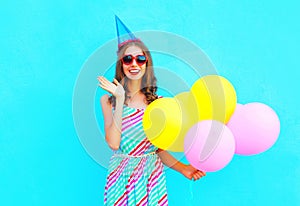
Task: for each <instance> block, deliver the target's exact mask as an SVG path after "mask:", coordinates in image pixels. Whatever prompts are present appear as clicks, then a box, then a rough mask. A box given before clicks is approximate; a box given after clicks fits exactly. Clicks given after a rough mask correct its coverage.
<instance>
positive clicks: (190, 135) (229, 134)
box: [143, 75, 280, 172]
mask: <svg viewBox="0 0 300 206" xmlns="http://www.w3.org/2000/svg"><path fill="white" fill-rule="evenodd" d="M143 128H144V131H145V133H146V135H147V137H148V139H149V140H150V142H151V143H152V144H154V145H155V146H157V147H159V148H161V149H164V150H169V151H174V152H184V154H185V156H186V158H187V160H188V161H189V162H190V164H191V165H193V166H194V167H195V168H198V169H200V170H203V171H208V172H212V171H217V170H220V169H222V168H224V167H225V166H226V165H227V164H228V163H229V162H230V161H231V160H232V157H233V155H234V154H240V155H254V154H258V153H261V152H264V151H266V150H267V149H269V148H270V147H271V146H272V145H273V144H274V143H275V142H276V140H277V138H278V136H279V132H280V122H279V119H278V116H277V115H276V113H275V112H274V111H273V110H272V109H271V108H270V107H269V106H267V105H265V104H262V103H255V102H253V103H248V104H246V105H242V104H238V103H237V97H236V92H235V89H234V87H233V86H232V84H231V83H230V82H229V81H228V80H227V79H225V78H224V77H221V76H219V75H208V76H204V77H202V78H200V79H198V80H197V81H196V82H195V83H194V84H193V85H192V87H191V89H190V91H188V92H183V93H179V94H177V95H176V96H175V97H173V98H170V97H165V98H160V99H157V100H155V101H153V102H152V103H151V104H150V105H149V106H148V107H147V109H146V110H145V113H144V117H143Z"/></svg>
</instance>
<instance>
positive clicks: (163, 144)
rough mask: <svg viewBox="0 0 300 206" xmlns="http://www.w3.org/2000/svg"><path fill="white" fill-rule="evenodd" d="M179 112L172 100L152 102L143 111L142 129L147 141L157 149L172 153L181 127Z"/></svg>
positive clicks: (174, 101)
mask: <svg viewBox="0 0 300 206" xmlns="http://www.w3.org/2000/svg"><path fill="white" fill-rule="evenodd" d="M181 119H182V117H181V111H180V106H179V104H178V102H177V101H176V100H175V99H174V98H170V97H165V98H160V99H157V100H155V101H153V102H152V103H151V104H150V105H149V106H148V107H147V108H146V110H145V113H144V116H143V128H144V131H145V133H146V136H147V138H148V139H149V141H150V142H151V143H152V144H153V145H155V146H156V147H158V148H161V149H164V150H170V151H172V148H170V147H171V146H172V144H173V143H174V142H175V141H176V138H177V137H178V135H179V132H180V127H181Z"/></svg>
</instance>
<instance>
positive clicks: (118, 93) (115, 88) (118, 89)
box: [98, 76, 125, 98]
mask: <svg viewBox="0 0 300 206" xmlns="http://www.w3.org/2000/svg"><path fill="white" fill-rule="evenodd" d="M98 81H99V83H100V84H98V85H99V86H100V87H101V88H102V89H104V90H106V91H108V92H109V93H111V94H112V95H114V96H115V97H116V98H125V90H124V88H123V86H122V84H120V83H119V82H118V81H117V80H116V79H114V81H113V82H110V81H108V80H107V79H106V78H105V77H102V76H100V77H98Z"/></svg>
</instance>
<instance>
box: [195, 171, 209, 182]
mask: <svg viewBox="0 0 300 206" xmlns="http://www.w3.org/2000/svg"><path fill="white" fill-rule="evenodd" d="M205 175H206V173H205V172H203V171H200V170H198V171H196V172H195V173H194V174H193V179H194V180H199V179H200V178H201V177H204V176H205Z"/></svg>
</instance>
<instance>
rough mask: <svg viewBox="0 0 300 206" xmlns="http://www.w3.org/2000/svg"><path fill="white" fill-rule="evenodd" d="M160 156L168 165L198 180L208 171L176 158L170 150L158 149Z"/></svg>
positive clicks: (187, 176) (189, 177)
mask: <svg viewBox="0 0 300 206" xmlns="http://www.w3.org/2000/svg"><path fill="white" fill-rule="evenodd" d="M157 154H158V156H159V157H160V158H161V161H162V162H163V163H164V164H165V165H166V166H167V167H170V168H172V169H174V170H176V171H177V172H180V173H181V174H183V175H184V176H185V177H186V178H188V179H190V180H191V179H194V180H198V179H200V178H201V177H203V176H205V175H206V173H205V172H203V171H200V170H197V169H196V168H194V167H193V166H191V165H186V164H183V163H182V162H179V161H178V160H177V159H175V158H174V157H173V156H172V155H171V154H170V153H169V152H167V151H164V150H162V149H158V150H157Z"/></svg>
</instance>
